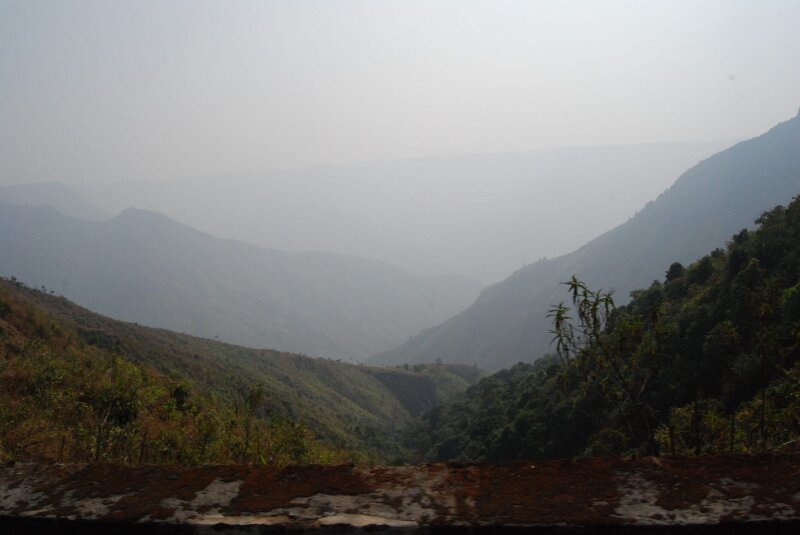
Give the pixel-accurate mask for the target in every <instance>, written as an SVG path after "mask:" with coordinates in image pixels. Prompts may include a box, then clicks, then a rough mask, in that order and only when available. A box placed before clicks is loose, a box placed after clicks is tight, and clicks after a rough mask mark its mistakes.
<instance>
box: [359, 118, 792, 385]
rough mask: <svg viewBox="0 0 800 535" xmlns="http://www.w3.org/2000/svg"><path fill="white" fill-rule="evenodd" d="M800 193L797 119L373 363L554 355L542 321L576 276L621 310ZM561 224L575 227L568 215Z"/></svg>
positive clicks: (716, 159)
mask: <svg viewBox="0 0 800 535" xmlns="http://www.w3.org/2000/svg"><path fill="white" fill-rule="evenodd" d="M798 193H800V117H795V118H793V119H791V120H789V121H786V122H784V123H781V124H779V125H777V126H775V127H774V128H772V129H771V130H770V131H769V132H767V133H765V134H763V135H761V136H759V137H757V138H754V139H751V140H748V141H743V142H741V143H738V144H736V145H734V146H733V147H731V148H729V149H727V150H725V151H723V152H720V153H718V154H716V155H714V156H712V157H710V158H708V159H706V160H704V161H702V162H700V163H699V164H697V165H696V166H695V167H693V168H691V169H690V170H688V171H687V172H685V173H684V174H683V175H682V176H680V178H678V180H677V181H676V182H675V184H674V185H673V186H672V187H670V188H669V189H668V190H667V191H665V192H664V193H663V194H661V195H660V196H659V197H658V198H657V199H656V200H655V201H652V202H650V203H648V204H647V205H646V206H645V207H644V209H642V210H641V211H640V212H638V213H637V214H636V215H635V216H634V217H632V218H631V219H630V220H628V221H627V222H626V223H624V224H622V225H620V226H618V227H616V228H615V229H613V230H611V231H609V232H607V233H605V234H603V235H601V236H599V237H598V238H596V239H594V240H592V241H591V242H589V243H587V244H586V245H584V246H583V247H581V248H579V249H578V250H576V251H574V252H573V253H570V254H567V255H564V256H561V257H558V258H554V259H549V260H547V259H545V260H540V261H538V262H536V263H535V264H532V265H528V266H526V267H523V268H522V269H520V270H518V271H517V272H515V273H514V274H512V275H511V276H510V277H508V278H507V279H505V280H504V281H502V282H500V283H498V284H496V285H493V286H491V287H489V288H487V289H486V290H484V291H483V292H482V293H481V295H480V296H479V297H478V299H477V300H476V302H475V303H474V304H473V305H471V306H470V307H469V308H467V309H466V310H464V311H463V312H461V313H460V314H458V315H457V316H455V317H453V318H451V319H450V320H448V321H446V322H445V323H443V324H441V325H439V326H437V327H434V328H431V329H428V330H426V331H424V332H422V333H421V334H419V335H418V336H416V337H414V338H412V339H411V340H409V341H407V342H406V343H404V344H403V345H401V346H400V347H398V348H397V349H394V350H391V351H388V352H385V353H382V354H378V355H375V356H373V357H372V358H371V359H370V361H371V362H372V363H375V364H402V363H418V362H432V361H434V360H436V359H442V361H445V362H459V363H475V364H477V365H479V366H481V367H483V368H486V369H491V370H497V369H499V368H502V367H506V366H509V365H512V364H514V363H516V362H519V361H532V360H535V359H537V358H539V357H541V356H542V355H543V354H545V353H546V352H547V351H548V350H550V339H551V335H550V334H549V332H548V331H549V329H550V321H549V320H548V318H547V317H546V315H547V312H548V310H549V309H550V308H551V306H552V305H553V304H556V303H559V302H561V301H568V298H569V296H568V295H567V293H566V289H565V287H564V286H562V285H561V284H560V283H562V282H564V281H566V280H568V279H569V278H570V277H571V276H572V275H573V274H574V275H576V276H577V277H578V278H580V279H582V280H584V281H585V282H587V283H588V284H589V286H590V287H592V288H595V289H597V288H604V289H611V288H613V289H615V290H616V298H617V301H618V302H625V301H626V300H627V296H628V294H629V292H631V291H632V290H634V289H636V288H640V287H645V286H647V285H649V284H650V282H652V281H653V280H654V279H661V278H663V275H664V272H665V270H666V269H667V268H668V267H669V265H670V264H671V263H672V262H675V261H678V262H683V263H687V262H690V261H692V260H694V259H696V258H698V257H699V256H701V255H703V254H706V253H707V252H708V251H709V250H710V249H713V248H715V247H720V246H722V245H723V244H724V243H725V242H726V240H728V239H729V238H730V237H731V235H732V234H734V233H735V232H737V231H738V230H740V229H742V228H744V227H750V226H752V225H753V222H754V220H755V219H756V218H757V217H758V216H759V215H760V214H761V213H763V212H764V211H765V210H768V209H770V208H773V207H774V206H776V205H778V204H786V203H788V202H789V201H790V200H791V198H792V197H793V196H794V195H797V194H798ZM575 195H576V196H580V195H581V192H580V191H576V192H575ZM599 202H602V201H599ZM564 217H565V218H569V217H570V214H569V209H568V208H566V209H565V212H564ZM544 230H545V229H541V231H544Z"/></svg>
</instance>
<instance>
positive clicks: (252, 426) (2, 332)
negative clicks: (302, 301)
mask: <svg viewBox="0 0 800 535" xmlns="http://www.w3.org/2000/svg"><path fill="white" fill-rule="evenodd" d="M17 284H18V283H17ZM17 284H9V283H7V282H6V281H2V282H0V462H2V461H7V460H10V461H16V460H23V461H59V462H115V463H125V464H142V463H148V464H152V463H242V462H258V463H268V464H278V465H283V464H288V463H331V462H343V461H344V460H348V459H352V458H354V456H355V458H359V457H360V454H359V453H358V452H348V451H344V450H341V449H339V448H334V447H331V446H329V445H326V444H323V443H321V442H320V441H319V440H317V439H316V438H315V437H314V435H313V433H312V432H311V431H310V430H309V429H308V427H307V426H305V425H303V424H302V423H299V422H297V421H292V420H291V419H287V418H286V417H284V416H280V415H267V414H265V412H264V411H263V407H261V403H262V400H261V399H260V395H259V391H258V390H257V389H253V390H251V391H250V392H249V393H248V397H247V399H246V400H245V399H236V397H235V396H229V398H230V399H228V400H223V399H220V397H219V396H215V395H213V394H211V393H209V392H208V391H205V392H204V391H202V390H200V389H198V388H195V387H194V386H193V384H192V383H191V382H190V381H186V380H178V379H177V378H174V377H173V378H168V377H165V376H164V375H163V374H162V373H159V372H158V371H156V370H155V369H154V368H153V367H151V366H148V365H147V364H144V363H142V362H137V363H134V362H131V361H129V360H125V359H123V358H121V357H120V356H119V355H118V354H117V353H116V351H114V350H113V349H110V348H103V347H101V346H104V345H105V346H107V347H111V346H114V345H116V344H115V343H113V337H112V336H111V335H107V336H105V337H103V336H101V335H100V334H99V332H96V331H95V332H93V333H87V331H84V330H80V329H76V328H74V327H73V326H70V325H67V324H65V322H63V321H60V320H59V319H57V318H56V317H55V315H54V314H52V313H50V312H49V311H48V310H47V307H46V306H40V305H39V304H37V302H38V301H39V300H40V299H38V298H41V299H44V301H45V302H47V299H46V298H45V297H43V296H36V295H35V293H34V292H33V291H31V290H26V289H24V288H22V287H21V286H18V285H17ZM52 300H53V299H52V298H51V299H50V301H52ZM68 308H69V307H66V310H68ZM104 342H105V343H104Z"/></svg>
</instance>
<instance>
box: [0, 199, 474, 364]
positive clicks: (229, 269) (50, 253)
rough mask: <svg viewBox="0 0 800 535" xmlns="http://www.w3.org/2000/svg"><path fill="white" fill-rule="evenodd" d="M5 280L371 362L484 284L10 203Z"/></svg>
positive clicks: (112, 308) (134, 215)
mask: <svg viewBox="0 0 800 535" xmlns="http://www.w3.org/2000/svg"><path fill="white" fill-rule="evenodd" d="M0 250H2V251H3V254H2V255H0V275H3V276H16V277H17V278H19V279H20V280H23V281H25V282H26V283H28V284H30V285H32V286H36V287H39V286H45V287H47V288H48V289H50V290H53V291H55V292H57V293H60V294H63V295H64V296H66V297H68V298H70V299H73V300H74V301H76V302H78V303H80V304H81V305H84V306H87V307H89V308H92V309H93V310H96V311H98V312H99V313H102V314H105V315H108V316H112V317H114V318H118V319H122V320H127V321H135V322H138V323H142V324H145V325H150V326H157V327H163V328H169V329H171V330H176V331H180V332H185V333H188V334H193V335H197V336H204V337H207V338H215V337H218V338H219V339H221V340H224V341H228V342H233V343H238V344H241V345H246V346H250V347H269V348H272V349H278V350H286V351H293V352H296V353H305V354H309V355H313V356H326V357H340V358H344V359H352V358H361V357H364V356H366V355H368V354H370V353H373V352H376V351H380V350H381V349H387V348H389V347H392V346H393V345H397V344H399V343H401V342H402V341H403V340H405V339H407V338H408V337H409V336H411V335H413V334H415V333H416V332H418V331H419V330H420V329H422V328H424V327H426V326H429V325H433V324H435V323H437V322H439V321H441V320H442V319H444V318H446V317H448V316H450V315H452V314H454V313H456V312H458V311H459V310H461V309H463V308H464V307H465V306H467V305H468V304H469V303H470V302H471V301H472V300H473V299H474V298H475V295H477V293H478V291H479V289H480V285H479V284H478V283H475V282H473V281H469V280H467V279H463V278H460V277H449V278H444V279H440V278H437V279H434V278H425V277H420V276H417V275H415V274H413V273H410V272H407V271H404V270H402V269H399V268H396V267H393V266H390V265H388V264H384V263H381V262H377V261H371V260H366V259H362V258H356V257H348V256H340V255H334V254H325V253H289V252H284V251H276V250H268V249H261V248H258V247H255V246H251V245H248V244H245V243H243V242H237V241H233V240H223V239H219V238H215V237H213V236H210V235H208V234H205V233H203V232H200V231H197V230H194V229H192V228H190V227H187V226H185V225H181V224H179V223H177V222H175V221H172V220H171V219H169V218H168V217H167V216H164V215H161V214H155V213H152V212H148V211H144V210H136V209H129V210H125V211H123V212H122V213H121V214H119V215H118V216H116V217H114V218H112V219H111V220H109V221H105V222H98V221H84V220H79V219H74V218H70V217H67V216H64V215H63V214H61V213H59V212H58V211H56V210H55V209H52V208H48V207H43V206H39V207H32V206H16V205H3V206H2V207H0Z"/></svg>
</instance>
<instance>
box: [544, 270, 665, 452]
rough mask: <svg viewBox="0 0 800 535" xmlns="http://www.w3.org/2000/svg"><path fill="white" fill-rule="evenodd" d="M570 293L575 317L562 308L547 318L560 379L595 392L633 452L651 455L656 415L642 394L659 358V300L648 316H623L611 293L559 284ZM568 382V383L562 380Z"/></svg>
mask: <svg viewBox="0 0 800 535" xmlns="http://www.w3.org/2000/svg"><path fill="white" fill-rule="evenodd" d="M564 284H565V285H567V287H568V288H569V293H570V294H571V297H572V305H573V308H574V311H575V313H576V315H577V317H576V318H575V319H573V318H572V317H571V316H570V311H571V309H570V307H568V306H566V305H565V304H564V303H563V302H562V303H560V304H558V305H556V306H554V307H553V308H552V309H551V310H550V312H549V313H548V317H550V318H552V320H553V329H552V330H551V331H550V332H551V333H552V334H553V342H554V343H555V345H556V354H557V355H558V357H559V358H560V360H561V363H562V366H563V369H564V372H565V376H564V377H565V378H567V377H568V376H569V373H570V372H573V371H574V372H576V373H577V376H578V377H579V380H580V381H581V382H582V383H583V385H584V395H587V393H588V392H587V390H595V391H597V392H599V393H600V394H601V395H602V396H603V397H604V398H605V399H606V400H607V402H609V405H611V406H612V407H613V408H614V411H613V412H614V413H615V414H616V415H617V416H618V417H619V418H620V419H621V420H622V422H621V423H622V424H623V426H624V428H625V429H626V431H627V434H628V439H629V441H630V443H631V445H632V446H633V447H635V448H643V449H644V452H645V453H647V454H650V455H656V454H658V452H659V448H658V443H657V441H656V439H655V433H654V427H655V421H656V419H655V415H654V411H653V409H652V407H650V406H649V404H648V403H647V402H646V401H645V393H646V390H647V387H648V384H649V382H650V379H651V378H652V377H653V375H654V373H655V372H656V370H657V363H658V361H659V360H660V354H661V347H660V346H661V339H662V338H663V336H662V334H663V333H662V332H661V331H662V327H661V326H660V325H659V321H658V320H659V316H658V307H659V306H660V297H659V295H658V293H657V292H656V293H655V294H654V295H652V296H646V297H649V299H645V298H643V297H641V296H640V300H643V301H649V302H651V303H650V305H649V306H650V308H651V310H650V311H649V314H647V315H644V317H645V318H649V324H647V321H646V320H644V319H642V317H643V315H642V314H635V315H634V314H627V313H625V312H624V311H620V310H618V309H617V308H616V306H615V304H614V299H613V293H614V292H613V290H611V291H603V290H598V291H593V290H591V289H589V288H588V287H587V286H586V284H584V283H583V282H581V281H580V280H578V279H577V278H576V277H575V276H574V275H573V277H572V278H571V279H570V280H569V281H568V282H565V283H564ZM657 289H658V291H660V286H658V287H657ZM567 380H568V379H567Z"/></svg>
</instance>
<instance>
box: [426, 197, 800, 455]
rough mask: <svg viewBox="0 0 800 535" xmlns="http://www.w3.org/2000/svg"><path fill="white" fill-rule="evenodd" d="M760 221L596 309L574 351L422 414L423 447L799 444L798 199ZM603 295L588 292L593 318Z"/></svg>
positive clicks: (444, 450) (715, 448)
mask: <svg viewBox="0 0 800 535" xmlns="http://www.w3.org/2000/svg"><path fill="white" fill-rule="evenodd" d="M758 221H759V225H760V226H759V228H758V230H756V231H750V232H748V231H747V230H743V231H742V232H740V233H739V234H737V235H735V236H734V238H733V240H732V241H731V242H730V243H729V244H728V246H727V248H726V250H720V249H717V250H715V251H714V252H712V253H711V254H710V255H707V256H705V257H703V258H701V259H700V260H698V261H697V262H695V263H694V264H692V265H691V266H689V267H687V268H684V267H683V266H682V265H680V264H679V263H674V264H672V265H671V266H670V267H669V269H668V272H667V277H666V280H665V281H664V282H658V281H656V282H654V283H653V284H652V285H651V286H650V287H649V288H647V289H645V290H639V291H636V292H634V296H633V299H632V301H631V302H630V304H628V305H626V306H624V307H621V308H618V309H616V310H615V311H613V312H612V313H611V314H610V315H608V316H606V317H603V315H602V314H600V315H599V316H597V317H598V318H599V323H598V325H599V326H600V327H601V328H599V329H593V328H590V329H588V331H589V332H591V333H593V335H592V336H590V337H589V338H584V339H583V341H581V342H580V343H579V344H577V345H576V346H572V349H573V351H572V352H571V353H570V354H569V355H566V354H564V353H562V354H561V355H560V356H561V357H562V359H558V358H556V357H553V356H551V357H547V358H545V359H542V360H540V361H538V362H536V363H535V364H533V365H530V364H518V365H516V366H514V367H513V368H511V369H509V370H503V371H501V372H499V373H497V374H495V375H493V376H491V377H489V378H487V379H484V380H482V381H481V382H480V383H479V384H478V385H477V386H475V387H472V388H470V389H469V390H467V392H466V393H465V394H464V395H463V396H460V397H459V398H458V399H456V400H454V401H452V402H450V403H446V404H444V405H443V406H440V407H437V408H436V409H434V410H433V411H431V412H430V413H428V414H426V416H425V418H424V420H425V425H424V426H423V428H422V429H418V430H417V431H416V432H415V433H414V437H416V438H419V437H423V438H422V440H418V442H417V446H418V447H419V448H420V449H422V450H425V451H427V452H428V455H429V456H430V457H431V458H434V459H447V458H454V457H464V458H469V459H491V460H508V459H515V458H534V457H564V456H572V455H586V454H623V453H640V454H653V453H659V452H660V453H707V452H722V451H756V450H761V449H765V448H776V447H780V446H782V445H786V444H791V443H793V444H796V443H797V441H798V440H800V197H796V198H795V200H794V201H793V202H792V203H791V204H790V205H789V206H788V207H787V208H784V207H778V208H775V209H773V210H771V211H770V212H767V213H766V214H765V215H764V216H762V217H761V218H760V219H759V220H758ZM561 291H562V292H563V293H564V297H565V298H567V288H566V287H564V286H562V287H561ZM577 295H578V304H580V303H581V302H582V301H584V299H583V297H582V290H581V289H580V288H579V289H578V294H577ZM602 295H603V294H587V299H586V300H585V302H586V303H588V304H589V305H590V306H589V307H588V308H586V309H585V310H587V311H590V313H589V317H592V313H591V310H593V307H592V306H591V305H592V304H593V303H595V302H597V298H598V297H602ZM600 310H602V306H601V307H600ZM569 314H570V315H571V316H572V317H573V318H577V317H578V314H577V312H576V307H572V311H571V312H570V313H569ZM573 321H574V323H573V325H576V326H577V320H573ZM584 325H585V324H584ZM584 331H586V329H584ZM562 332H567V331H562Z"/></svg>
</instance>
